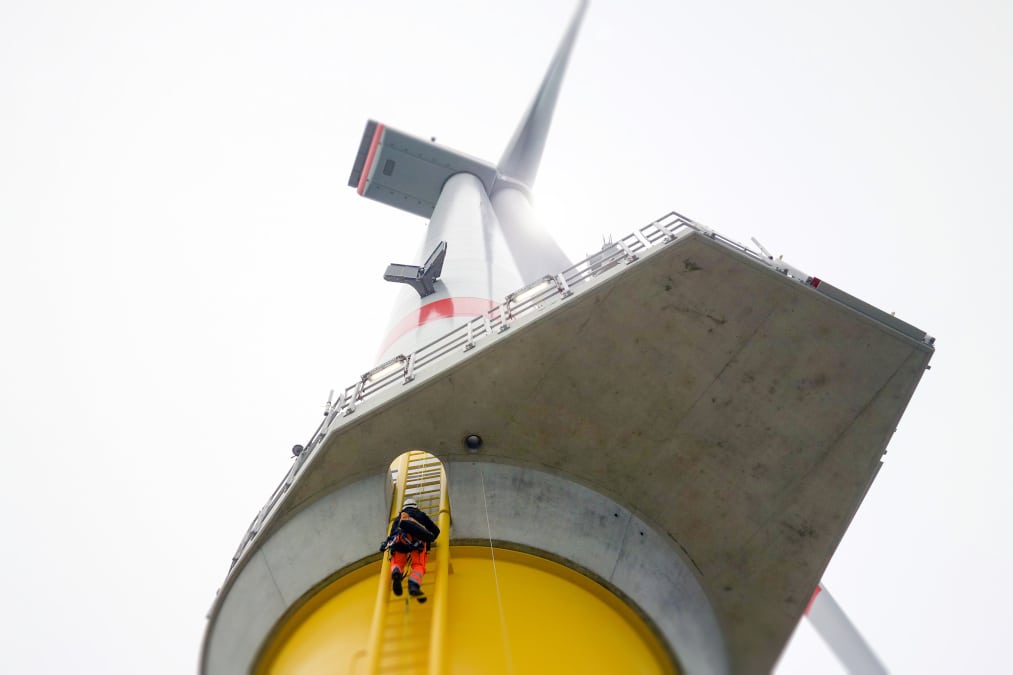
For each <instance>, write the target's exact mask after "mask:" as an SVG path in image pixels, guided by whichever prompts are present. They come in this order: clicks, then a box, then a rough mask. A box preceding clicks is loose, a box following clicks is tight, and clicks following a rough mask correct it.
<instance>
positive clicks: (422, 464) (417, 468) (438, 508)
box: [367, 450, 450, 675]
mask: <svg viewBox="0 0 1013 675" xmlns="http://www.w3.org/2000/svg"><path fill="white" fill-rule="evenodd" d="M392 476H393V477H394V495H393V499H392V501H391V512H390V520H389V521H388V523H387V530H385V531H384V536H386V535H387V532H389V531H390V525H391V523H393V522H394V519H395V518H396V517H397V516H398V514H400V512H401V505H402V504H403V503H404V500H405V499H407V498H408V497H412V498H414V499H415V501H416V502H418V505H419V508H420V509H421V510H423V511H425V512H426V515H428V516H429V517H430V518H432V519H433V521H434V522H436V524H437V526H439V528H440V537H439V539H438V540H437V541H436V542H434V543H433V544H432V546H431V547H430V549H429V557H428V560H427V563H426V575H425V577H423V579H422V590H423V592H425V594H426V595H425V596H424V597H425V599H426V600H427V602H425V603H421V602H417V601H416V599H415V598H412V597H411V596H409V595H408V593H407V588H406V589H405V594H404V595H402V596H401V597H397V596H396V595H394V594H393V592H392V591H391V579H390V556H389V555H384V556H383V562H382V564H381V565H380V580H379V584H378V586H377V592H376V604H375V606H374V609H373V622H372V624H371V626H370V632H369V661H368V664H369V670H368V671H367V672H368V673H369V674H370V675H380V673H384V674H385V675H393V674H397V675H442V673H443V672H444V668H443V665H444V660H443V653H444V649H443V642H444V638H445V636H446V626H447V585H448V583H449V577H450V546H449V542H450V501H449V499H448V496H447V476H446V472H445V471H444V469H443V465H442V464H441V463H440V461H439V460H438V459H436V458H435V457H433V456H432V455H430V454H429V453H428V452H423V451H421V450H412V451H410V452H406V453H405V454H403V455H401V457H399V458H398V460H397V465H396V467H395V468H394V469H393V471H392ZM408 571H409V570H404V572H405V577H406V578H407V576H408Z"/></svg>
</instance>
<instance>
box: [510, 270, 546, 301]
mask: <svg viewBox="0 0 1013 675" xmlns="http://www.w3.org/2000/svg"><path fill="white" fill-rule="evenodd" d="M555 286H556V281H555V279H553V278H552V277H550V276H545V277H542V278H541V279H539V280H538V281H536V282H534V283H533V284H530V285H528V286H525V287H524V288H522V289H521V290H519V291H517V292H516V293H511V294H510V295H508V296H507V302H510V303H521V302H525V301H526V300H530V299H531V298H534V297H536V296H538V295H539V294H541V293H543V292H545V291H547V290H548V289H550V288H553V287H555Z"/></svg>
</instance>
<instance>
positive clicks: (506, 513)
mask: <svg viewBox="0 0 1013 675" xmlns="http://www.w3.org/2000/svg"><path fill="white" fill-rule="evenodd" d="M447 480H448V481H449V487H450V494H451V495H452V498H451V510H452V512H453V540H454V542H458V543H467V544H475V545H478V546H488V545H490V542H491V543H492V545H495V546H506V547H509V548H516V549H519V550H524V551H531V552H534V553H536V554H539V555H543V556H545V555H546V554H548V556H551V557H554V558H558V559H560V560H561V561H563V562H568V563H571V564H572V563H573V561H579V564H580V567H581V568H582V569H581V572H583V573H584V574H588V573H590V575H591V576H592V578H594V577H597V579H598V580H599V581H601V582H604V583H605V585H606V586H608V587H611V589H612V590H614V591H618V592H619V594H620V597H623V598H624V599H625V600H626V601H627V602H629V603H630V604H631V606H632V607H633V608H634V609H635V610H639V611H640V613H641V614H642V616H643V617H644V618H645V619H646V620H647V622H648V623H649V624H650V625H652V626H653V627H654V629H655V631H656V632H657V633H658V635H659V636H660V637H661V638H662V639H663V640H664V642H665V643H667V646H668V647H669V648H670V649H671V651H672V652H673V656H674V658H675V659H676V662H677V663H678V664H679V668H680V672H685V673H714V674H715V675H717V674H721V673H727V672H728V671H729V667H728V660H727V650H726V648H725V645H724V641H723V639H722V636H721V630H720V628H719V625H718V622H717V618H716V617H715V615H714V610H713V608H712V607H711V605H710V602H709V600H708V598H707V596H706V594H705V593H704V591H703V588H702V586H701V585H700V582H699V580H698V579H697V577H696V575H695V573H694V572H693V570H692V568H691V565H690V563H689V562H688V561H687V560H686V559H685V558H684V557H683V556H682V555H681V554H680V552H679V551H678V550H677V547H675V546H674V543H673V542H672V541H671V539H669V537H668V536H667V535H665V534H664V533H663V532H658V531H656V530H654V529H653V528H651V527H650V526H649V525H648V524H646V523H644V522H643V521H642V520H641V519H640V518H638V517H636V516H635V515H634V514H632V513H630V511H629V510H628V509H626V508H624V507H623V506H622V505H620V504H617V503H616V502H614V501H612V500H611V499H609V498H607V497H605V496H603V495H601V494H598V493H596V492H594V491H593V490H591V489H589V488H586V487H584V486H582V485H578V484H577V483H574V482H572V481H569V480H567V479H565V478H561V477H559V476H555V475H553V474H549V473H546V472H544V471H538V470H535V469H532V468H528V467H516V466H510V465H506V464H491V463H481V462H463V461H461V462H450V463H449V464H448V466H447Z"/></svg>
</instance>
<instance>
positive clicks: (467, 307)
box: [380, 298, 496, 353]
mask: <svg viewBox="0 0 1013 675" xmlns="http://www.w3.org/2000/svg"><path fill="white" fill-rule="evenodd" d="M495 305H496V303H494V302H493V301H492V300H486V299H485V298H444V299H443V300H437V301H436V302H431V303H429V304H428V305H424V306H422V307H419V308H418V309H417V310H415V311H414V312H412V313H411V314H408V315H406V316H405V317H404V318H402V319H401V320H400V321H398V322H397V323H396V324H394V327H393V328H391V329H390V333H388V334H387V339H386V340H384V342H383V347H381V348H380V353H383V352H385V351H387V349H388V348H389V347H390V346H391V345H392V344H394V343H395V342H397V341H398V340H399V339H400V338H402V337H403V336H404V335H405V334H407V333H409V332H411V331H413V330H415V329H416V328H420V327H421V326H423V325H425V324H427V323H429V322H430V321H439V320H440V319H449V318H451V317H454V316H481V315H482V314H484V313H486V312H488V311H489V310H490V309H492V308H493V307H494V306H495Z"/></svg>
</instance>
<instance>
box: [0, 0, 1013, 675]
mask: <svg viewBox="0 0 1013 675" xmlns="http://www.w3.org/2000/svg"><path fill="white" fill-rule="evenodd" d="M572 8H573V3H571V2H562V3H555V2H554V3H545V2H536V1H535V0H514V1H513V2H510V3H503V2H497V3H492V2H464V1H456V2H439V3H422V2H407V1H405V0H388V1H387V2H384V3H362V2H358V3H352V2H347V1H332V2H329V3H324V2H292V3H284V4H283V3H266V2H200V3H197V2H169V1H166V2H136V1H131V2H127V1H122V2H112V1H106V2H93V3H76V2H52V1H45V0H32V1H31V2H29V1H21V0H6V1H5V2H3V3H2V4H0V234H2V238H0V283H2V295H0V298H2V300H0V302H2V305H0V312H2V313H0V322H2V323H0V326H2V330H0V406H2V408H0V409H2V411H3V412H2V414H0V448H2V451H3V464H2V469H0V481H2V490H0V532H2V535H3V536H2V539H0V554H2V555H0V598H2V606H3V611H2V612H0V635H3V636H4V640H3V644H4V666H3V670H4V671H5V672H10V673H18V674H26V675H36V674H41V673H66V672H76V673H101V674H103V675H107V674H110V673H123V674H134V673H150V674H153V675H162V674H166V675H168V674H174V675H175V674H178V673H191V672H194V670H195V668H196V661H197V655H198V651H199V647H200V640H201V636H202V632H203V629H204V625H205V619H204V615H205V613H206V611H207V610H208V608H209V606H210V604H211V601H212V598H213V597H214V594H215V590H216V589H217V588H218V586H219V585H220V583H221V581H222V579H223V577H224V575H225V572H226V570H227V568H228V564H229V560H230V558H231V556H232V554H233V552H234V550H235V548H236V546H237V544H238V543H239V540H240V538H241V536H242V535H243V532H244V531H245V528H246V527H247V525H248V524H249V522H250V520H251V519H252V518H253V516H254V515H255V514H256V512H257V510H258V509H259V508H260V507H261V505H262V504H263V502H264V501H265V500H266V499H267V497H268V496H269V494H270V492H271V491H272V489H273V488H274V486H275V485H276V483H277V482H278V481H279V480H280V479H281V477H282V475H283V473H284V472H285V471H286V469H287V467H288V465H289V461H290V460H289V448H290V447H291V446H292V445H293V444H294V443H297V442H305V440H306V439H307V437H308V436H309V435H310V433H311V432H312V430H313V428H314V426H315V425H316V423H317V421H318V419H319V416H320V412H321V409H322V404H323V403H324V401H325V399H326V397H327V392H328V390H329V389H331V388H335V389H336V388H339V387H343V386H346V385H348V384H350V383H351V382H352V381H354V380H355V379H356V378H357V377H358V376H359V375H360V374H361V373H362V372H364V371H365V370H367V369H368V368H369V367H370V366H372V365H373V356H374V354H375V353H376V348H377V347H378V345H379V343H380V339H381V334H382V332H383V330H384V327H385V325H386V321H387V314H388V308H389V306H390V303H391V299H392V297H393V293H394V291H395V290H396V289H394V288H392V287H388V286H392V285H387V284H384V282H383V281H382V280H381V274H382V272H383V270H384V267H385V266H386V264H387V263H388V262H391V261H395V260H397V261H399V262H408V261H410V260H411V258H412V257H413V256H414V252H415V249H416V247H417V246H418V241H419V237H420V236H421V234H422V227H423V222H422V221H421V220H420V219H417V218H414V217H412V216H409V215H407V214H405V213H402V212H398V211H395V210H393V209H389V208H386V207H383V206H381V205H379V204H377V203H374V202H369V201H367V200H364V199H361V198H359V197H357V196H356V195H355V192H354V191H353V190H352V189H350V188H347V187H345V182H346V180H347V177H348V172H349V170H350V168H351V164H352V161H353V158H354V155H355V151H356V149H357V145H358V142H359V137H360V135H361V132H362V128H363V125H364V123H365V121H366V119H367V118H369V117H374V118H377V119H379V120H381V121H384V122H386V123H388V124H390V125H392V126H395V127H397V128H399V129H403V130H404V131H408V132H411V133H416V134H418V135H420V136H430V135H432V136H436V137H437V139H438V141H439V142H441V143H444V144H446V145H449V146H451V147H454V148H457V149H460V150H463V151H465V152H468V153H469V154H473V155H475V156H478V157H481V158H485V159H488V160H492V161H496V160H497V159H498V158H499V156H500V154H501V152H502V150H503V148H504V146H505V144H506V142H507V141H508V140H509V138H510V135H511V133H512V132H513V129H514V126H515V125H516V123H517V121H518V119H519V118H520V116H521V114H522V112H523V111H524V109H525V108H526V107H527V105H528V103H529V101H530V99H531V96H532V95H533V93H534V90H535V88H536V86H537V84H538V81H539V80H540V78H541V76H542V73H543V71H544V69H545V67H546V65H547V64H548V61H549V58H550V56H551V54H552V52H553V50H554V49H555V45H556V43H557V40H558V38H559V36H560V35H561V34H562V31H563V28H564V26H565V24H566V21H567V20H568V17H569V14H570V12H571V10H572ZM1011 35H1013V3H1009V2H1006V1H1005V0H995V1H992V2H989V1H987V0H968V1H966V2H932V1H926V0H918V1H916V0H878V1H872V0H851V1H850V2H827V1H824V0H815V1H809V2H803V1H802V0H795V1H787V0H781V1H777V2H774V1H770V2H744V1H743V2H708V3H700V2H692V3H691V2H655V3H632V2H627V3H621V2H613V1H608V0H598V1H597V2H594V3H592V6H591V9H590V11H589V12H588V15H587V18H586V21H585V25H584V29H583V32H582V35H581V37H580V39H579V41H578V43H577V48H576V51H575V53H574V56H573V59H572V60H571V63H570V68H569V74H568V77H567V82H566V85H565V86H564V89H563V93H562V96H561V98H560V101H559V107H558V109H557V115H556V118H555V122H554V127H553V132H552V134H551V135H550V139H549V144H548V147H547V150H546V153H545V157H544V161H543V163H542V170H541V172H540V174H539V177H538V183H537V186H536V197H537V202H536V206H537V208H538V210H539V212H540V214H541V216H542V218H543V219H544V220H545V221H546V223H547V224H548V225H549V226H550V228H551V229H552V230H553V232H554V233H555V234H556V236H557V237H558V239H559V240H560V242H561V244H562V245H563V247H564V249H566V250H567V251H568V253H569V254H570V255H571V257H572V258H574V259H579V258H582V257H584V255H585V254H586V253H590V252H592V251H593V250H594V249H596V248H597V247H598V245H599V243H600V241H601V236H602V235H608V234H614V235H621V234H625V233H627V232H629V231H631V230H632V229H634V228H635V227H638V226H640V225H643V224H645V223H647V222H649V221H651V220H654V219H655V218H657V217H658V216H661V215H662V214H664V213H666V212H667V211H670V210H673V209H674V210H677V211H680V212H681V213H684V214H686V215H688V216H690V217H692V218H694V219H695V220H697V221H699V222H701V223H704V224H706V225H709V226H711V227H713V228H715V229H717V230H718V231H719V232H722V233H723V234H725V235H727V236H729V237H731V238H732V239H736V240H739V241H742V242H747V243H748V242H749V238H750V237H751V236H755V237H757V238H758V239H759V240H760V241H761V242H763V243H764V245H765V246H766V247H767V248H768V249H770V250H771V251H772V252H773V253H774V254H775V255H776V254H783V255H784V257H785V260H787V261H789V262H791V263H792V264H794V265H795V266H796V267H799V268H801V269H803V270H805V271H806V272H808V273H810V274H814V275H817V276H819V277H821V278H823V279H825V280H827V281H829V282H830V283H832V284H834V285H836V286H839V287H841V288H843V289H845V290H847V291H849V292H851V293H853V294H855V295H857V296H859V297H861V298H862V299H864V300H867V301H869V302H871V303H873V304H875V305H877V306H879V307H881V308H883V309H885V310H887V311H896V313H897V316H899V317H901V318H903V319H905V320H907V321H909V322H910V323H913V324H915V325H917V326H919V327H921V328H923V329H925V330H927V331H928V332H929V333H930V334H932V335H934V336H936V337H937V348H938V353H937V356H936V358H935V360H934V362H933V368H932V370H931V371H929V372H927V373H926V375H925V377H924V379H923V381H922V384H921V386H920V388H919V389H918V391H917V392H916V393H915V396H914V398H913V400H912V402H911V404H910V406H909V408H908V411H907V413H906V414H905V416H904V418H903V419H902V420H901V424H900V427H899V429H898V431H897V433H896V435H895V437H894V439H893V442H892V444H891V445H890V447H889V454H888V455H887V456H886V463H885V465H884V467H883V470H882V471H881V472H880V475H879V478H878V480H877V481H876V482H875V484H874V485H873V487H872V490H871V492H870V494H869V496H868V498H867V499H866V502H865V504H864V505H863V507H862V508H861V510H860V511H859V513H858V516H857V517H856V519H855V521H854V523H853V525H852V527H851V529H850V530H849V531H848V534H847V536H846V537H845V539H844V541H843V543H842V544H841V546H840V548H839V549H838V552H837V554H836V556H835V558H834V559H833V561H832V562H831V564H830V567H829V569H828V570H827V572H826V575H825V581H826V583H827V585H828V587H829V588H830V589H831V591H832V592H833V593H834V595H835V597H836V598H837V599H838V601H839V602H840V603H841V604H842V605H843V606H844V608H845V610H846V611H848V612H849V614H850V615H851V616H852V618H853V619H854V621H855V623H856V624H858V626H859V627H860V628H861V630H862V631H863V632H864V634H865V635H866V637H867V638H868V640H869V641H870V642H871V643H872V645H873V647H874V649H875V650H876V651H877V652H878V654H879V655H880V656H881V658H882V660H883V661H884V662H885V663H886V665H887V666H888V667H889V668H890V669H891V670H892V671H894V672H897V673H924V672H944V671H952V670H956V671H958V672H998V671H1000V670H1003V669H1004V668H1008V661H1009V658H1008V656H1009V654H1008V640H1009V636H1010V634H1011V630H1013V620H1011V619H1010V615H1009V608H1010V607H1011V606H1013V591H1011V590H1010V585H1009V583H1008V580H1009V575H1010V570H1011V569H1013V544H1011V543H1010V516H1011V515H1013V496H1011V495H1013V491H1011V490H1009V489H1008V483H1009V477H1010V476H1011V475H1013V458H1011V448H1010V443H1009V441H1008V433H1007V426H1006V423H1007V420H1008V418H1009V415H1010V410H1011V407H1013V406H1011V397H1010V395H1009V393H1008V392H1009V389H1008V377H1009V376H1010V375H1011V374H1013V373H1011V371H1010V367H1009V365H1008V361H1007V358H1006V351H1007V349H1006V342H1007V341H1008V339H1009V336H1010V334H1011V333H1013V330H1011V329H1013V325H1011V320H1010V316H1009V309H1010V301H1009V293H1008V283H1007V281H1006V278H1007V274H1006V263H1007V260H1008V258H1009V255H1010V254H1009V250H1010V244H1011V243H1013V237H1011V235H1010V225H1011V217H1010V215H1009V206H1010V198H1009V197H1010V193H1011V188H1010V186H1011V185H1013V159H1011V158H1013V131H1011V124H1010V121H1011V120H1013V84H1011V83H1013V49H1011V46H1010V44H1011V42H1010V40H1011V38H1010V36H1011ZM838 668H839V666H837V664H836V662H835V660H834V658H833V657H832V656H831V655H830V654H829V652H828V651H827V649H826V648H825V647H824V646H823V645H822V643H821V642H819V639H818V638H817V637H815V634H814V632H813V631H812V629H811V628H809V627H808V625H807V624H804V623H803V624H802V625H801V628H800V630H799V631H798V632H797V634H796V637H795V638H794V639H793V642H792V643H791V644H790V645H789V647H788V649H787V652H786V655H785V657H784V659H783V661H782V664H781V666H780V667H779V671H780V672H781V673H785V674H787V673H813V672H834V670H835V669H838Z"/></svg>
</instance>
